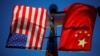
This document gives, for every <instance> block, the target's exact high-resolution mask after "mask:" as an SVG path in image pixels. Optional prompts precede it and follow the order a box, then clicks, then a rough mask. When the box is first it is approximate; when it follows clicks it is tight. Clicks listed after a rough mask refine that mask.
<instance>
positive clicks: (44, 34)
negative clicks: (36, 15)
mask: <svg viewBox="0 0 100 56" xmlns="http://www.w3.org/2000/svg"><path fill="white" fill-rule="evenodd" d="M47 15H48V12H47V10H46V20H45V26H44V27H45V28H44V33H43V37H42V42H41V47H40V49H42V45H43V40H44V36H45V33H46V32H45V31H46V23H47V18H48V17H47Z"/></svg>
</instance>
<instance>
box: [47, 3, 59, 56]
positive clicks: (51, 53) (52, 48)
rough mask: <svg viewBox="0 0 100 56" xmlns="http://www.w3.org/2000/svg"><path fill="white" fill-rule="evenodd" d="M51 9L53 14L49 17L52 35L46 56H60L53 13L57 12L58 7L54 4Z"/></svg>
mask: <svg viewBox="0 0 100 56" xmlns="http://www.w3.org/2000/svg"><path fill="white" fill-rule="evenodd" d="M49 9H50V13H51V15H50V17H49V25H50V35H49V38H48V43H47V49H46V56H58V49H57V38H56V34H55V25H54V16H53V15H52V13H55V12H56V11H57V6H56V5H55V4H52V5H51V6H50V8H49Z"/></svg>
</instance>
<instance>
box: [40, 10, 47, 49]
mask: <svg viewBox="0 0 100 56" xmlns="http://www.w3.org/2000/svg"><path fill="white" fill-rule="evenodd" d="M45 22H46V10H44V14H43V20H42V27H44V28H45ZM44 28H41V32H40V36H39V42H38V47H39V49H40V47H41V43H42V41H43V40H42V38H43V35H44V30H45V29H44Z"/></svg>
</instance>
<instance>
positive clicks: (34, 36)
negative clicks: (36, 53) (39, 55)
mask: <svg viewBox="0 0 100 56" xmlns="http://www.w3.org/2000/svg"><path fill="white" fill-rule="evenodd" d="M41 10H42V9H41V8H38V15H37V21H36V27H35V32H34V35H33V38H34V39H33V43H32V48H33V47H36V46H35V43H36V38H37V34H38V31H39V23H40V16H41ZM33 49H34V48H33Z"/></svg>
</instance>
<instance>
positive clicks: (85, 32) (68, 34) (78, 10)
mask: <svg viewBox="0 0 100 56" xmlns="http://www.w3.org/2000/svg"><path fill="white" fill-rule="evenodd" d="M64 11H65V14H66V15H65V19H64V22H63V26H62V32H61V37H60V46H59V50H62V51H90V50H91V42H92V34H93V28H94V23H95V19H96V14H97V12H96V9H95V8H94V7H93V6H90V5H87V4H82V3H75V4H73V5H71V6H69V7H67V8H65V10H64Z"/></svg>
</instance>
